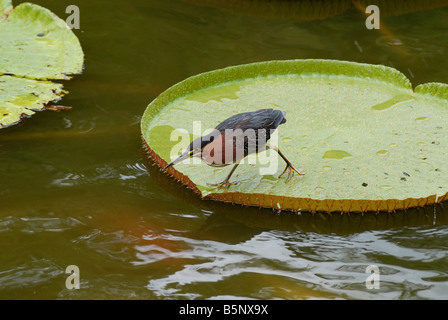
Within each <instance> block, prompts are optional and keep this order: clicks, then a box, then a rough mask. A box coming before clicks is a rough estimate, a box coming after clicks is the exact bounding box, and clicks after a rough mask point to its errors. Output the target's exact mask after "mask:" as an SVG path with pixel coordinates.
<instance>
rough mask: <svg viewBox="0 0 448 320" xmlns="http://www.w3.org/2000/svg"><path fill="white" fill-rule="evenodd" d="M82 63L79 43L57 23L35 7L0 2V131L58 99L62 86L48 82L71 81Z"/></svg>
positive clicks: (61, 21)
mask: <svg viewBox="0 0 448 320" xmlns="http://www.w3.org/2000/svg"><path fill="white" fill-rule="evenodd" d="M83 62H84V54H83V52H82V48H81V45H80V43H79V40H78V38H77V37H76V36H75V34H74V33H73V32H72V31H71V30H70V29H69V28H68V27H67V25H66V23H65V22H64V21H63V20H62V19H60V18H58V17H57V16H56V15H55V14H53V13H52V12H51V11H49V10H48V9H45V8H43V7H40V6H38V5H35V4H31V3H23V4H20V5H19V6H17V7H16V8H13V6H12V3H11V1H10V0H0V128H2V127H7V126H10V125H13V124H15V123H17V122H18V121H20V119H21V117H22V116H30V115H32V114H34V113H35V111H38V110H43V109H44V108H45V105H46V104H48V103H49V102H52V101H55V100H58V99H60V98H61V97H62V96H63V95H64V94H65V93H66V91H64V90H63V89H62V87H63V86H62V84H59V83H53V82H51V81H49V80H66V79H70V77H71V75H72V74H78V73H81V71H82V66H83Z"/></svg>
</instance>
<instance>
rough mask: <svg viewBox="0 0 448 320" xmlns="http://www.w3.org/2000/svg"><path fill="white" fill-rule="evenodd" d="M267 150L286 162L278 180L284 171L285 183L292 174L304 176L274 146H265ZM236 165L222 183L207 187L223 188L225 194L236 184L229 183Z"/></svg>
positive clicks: (236, 165) (210, 184) (211, 184)
mask: <svg viewBox="0 0 448 320" xmlns="http://www.w3.org/2000/svg"><path fill="white" fill-rule="evenodd" d="M267 149H272V150H274V151H276V152H277V153H278V154H279V155H280V157H282V159H283V160H285V162H286V167H285V170H283V172H282V174H281V175H279V176H278V178H279V179H280V178H281V177H282V176H283V175H284V174H285V173H286V171H288V178H287V179H286V182H285V183H288V182H289V180H291V177H292V176H293V175H294V172H297V173H298V174H299V175H304V174H305V173H303V172H299V171H298V170H297V169H296V168H294V166H293V165H292V163H291V162H290V161H289V160H288V159H287V158H286V157H285V155H284V154H283V153H282V152H281V151H280V150H279V149H278V147H276V146H266V150H267ZM238 165H239V163H237V164H235V166H234V167H233V168H232V170H231V171H230V173H229V174H228V175H227V177H226V178H225V179H224V181H222V182H220V183H207V184H208V185H209V186H214V187H218V190H221V189H222V188H225V192H227V189H228V188H229V186H233V185H236V184H237V182H230V181H229V179H230V177H231V176H232V174H233V172H235V170H236V168H237V167H238Z"/></svg>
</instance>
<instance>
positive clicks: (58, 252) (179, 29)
mask: <svg viewBox="0 0 448 320" xmlns="http://www.w3.org/2000/svg"><path fill="white" fill-rule="evenodd" d="M19 2H20V1H14V3H15V4H17V3H19ZM36 3H39V4H41V5H43V6H45V7H47V8H49V9H50V10H52V11H54V12H55V13H56V14H57V15H59V16H60V17H65V16H67V14H66V13H65V8H66V7H67V6H68V5H69V4H73V1H65V0H63V1H62V0H45V1H36ZM75 3H76V4H77V5H78V6H79V8H80V12H81V30H77V31H76V34H77V35H78V37H79V38H80V40H81V43H82V46H83V49H84V52H85V54H86V61H85V71H84V73H83V74H82V75H80V76H76V77H75V78H74V79H73V80H72V81H70V82H67V83H65V87H66V89H68V90H69V91H70V94H69V95H67V96H66V97H64V99H63V100H62V101H61V102H60V103H61V104H63V105H68V106H72V107H73V109H72V110H71V111H70V112H61V113H55V112H50V111H47V112H41V113H39V114H37V115H35V116H33V117H32V118H31V119H29V120H27V121H26V122H25V123H24V125H23V126H15V127H11V128H7V129H3V130H1V131H0V298H2V299H5V298H13V299H18V298H24V299H35V298H41V299H56V298H62V299H65V298H75V299H98V298H99V299H112V298H114V299H148V298H149V299H183V298H189V299H193V298H197V299H207V298H260V299H266V298H281V299H302V298H310V297H315V298H348V299H377V298H383V299H384V298H386V299H414V298H415V299H426V298H429V299H446V298H448V268H447V267H446V266H447V263H448V258H447V254H446V252H447V248H448V246H447V243H448V227H447V225H448V218H447V216H448V209H447V208H446V205H443V206H436V207H428V208H424V209H419V210H410V211H408V212H405V213H403V212H398V213H396V214H378V215H376V214H365V215H356V214H351V215H332V216H328V215H325V214H314V215H313V214H310V213H305V212H304V213H301V214H294V213H290V212H286V213H281V214H279V213H276V212H272V211H271V210H259V209H256V208H243V207H239V206H231V205H225V204H221V203H214V202H208V201H201V200H199V199H197V198H196V197H195V195H194V194H193V193H191V192H189V191H188V190H185V189H184V188H183V187H182V186H181V185H180V184H178V183H176V182H174V181H172V180H171V179H170V178H169V177H168V176H166V175H165V174H163V173H161V172H160V171H159V170H158V169H157V167H155V166H153V163H152V162H151V161H150V160H147V159H146V156H145V154H144V153H143V152H142V150H141V147H142V143H141V139H140V128H139V121H140V117H141V115H142V114H143V111H144V110H145V108H146V106H147V105H148V103H149V102H151V100H152V99H154V98H155V97H156V96H157V95H158V94H160V93H161V92H162V91H163V90H165V89H166V88H168V87H169V86H171V85H173V84H174V83H176V82H178V81H180V80H183V79H185V78H186V77H188V76H191V75H194V74H197V73H200V72H204V71H209V70H213V69H217V68H221V67H226V66H229V65H236V64H242V63H249V62H255V61H264V60H273V59H293V58H327V59H340V60H350V61H358V62H366V63H375V64H384V65H388V66H394V67H395V68H397V69H399V70H400V71H402V72H403V73H404V74H406V75H407V76H408V77H409V78H410V79H411V81H412V83H413V84H414V85H417V84H420V83H425V82H430V81H436V82H444V83H448V73H447V71H446V70H448V62H447V60H446V55H447V51H448V37H447V36H446V34H447V31H448V19H447V18H448V8H447V7H444V8H439V9H433V10H427V11H419V12H415V13H409V14H405V15H399V16H391V17H383V18H382V20H381V21H382V23H383V24H384V26H385V28H383V29H382V30H381V31H376V30H372V31H370V30H367V29H366V28H365V24H364V22H365V17H364V16H363V14H362V13H360V12H359V11H358V10H357V9H356V8H354V7H351V8H350V9H348V10H347V11H345V12H343V13H341V14H338V15H336V16H334V17H332V18H327V19H323V20H313V21H306V20H300V19H294V18H291V17H289V18H278V17H277V18H267V17H259V16H257V15H254V14H251V15H250V16H249V15H245V14H240V13H232V12H228V11H223V10H220V9H217V8H210V7H204V6H197V5H195V4H192V3H189V2H184V1H177V0H176V1H175V0H170V1H162V0H159V1H155V0H152V1H143V0H142V1H121V0H120V1H118V0H116V1H105V0H95V1H85V0H82V1H75ZM68 265H77V266H78V267H79V269H80V279H81V282H80V289H79V290H69V289H67V288H66V286H65V280H66V278H67V276H68V275H67V274H65V268H66V267H67V266H68ZM368 265H377V266H378V267H379V269H380V273H381V274H380V276H381V278H380V289H379V290H376V289H370V290H369V289H367V288H366V285H365V280H366V278H367V276H368V274H366V273H365V272H366V267H367V266H368Z"/></svg>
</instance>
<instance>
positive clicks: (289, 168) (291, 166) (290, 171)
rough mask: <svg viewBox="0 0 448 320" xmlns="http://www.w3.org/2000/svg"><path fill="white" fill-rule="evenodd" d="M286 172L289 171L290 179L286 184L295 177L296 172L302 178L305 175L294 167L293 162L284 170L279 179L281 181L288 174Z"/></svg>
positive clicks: (288, 163)
mask: <svg viewBox="0 0 448 320" xmlns="http://www.w3.org/2000/svg"><path fill="white" fill-rule="evenodd" d="M286 171H288V178H287V179H286V182H285V183H288V182H289V180H291V177H292V176H293V175H294V171H295V172H297V173H298V174H299V175H301V176H303V175H304V174H305V173H303V172H299V171H298V170H297V169H296V168H294V167H293V165H292V164H291V162H287V163H286V167H285V170H283V172H282V174H281V175H279V176H278V178H279V179H280V178H281V177H282V176H283V175H284V174H285V173H286Z"/></svg>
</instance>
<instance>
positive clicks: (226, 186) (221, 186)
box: [207, 163, 239, 192]
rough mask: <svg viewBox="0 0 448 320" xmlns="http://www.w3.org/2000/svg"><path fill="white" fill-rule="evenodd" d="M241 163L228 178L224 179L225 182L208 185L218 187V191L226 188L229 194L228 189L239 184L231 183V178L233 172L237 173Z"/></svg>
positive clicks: (231, 172)
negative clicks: (236, 170)
mask: <svg viewBox="0 0 448 320" xmlns="http://www.w3.org/2000/svg"><path fill="white" fill-rule="evenodd" d="M238 165H239V163H237V164H235V165H234V166H233V168H232V170H231V171H230V173H229V174H228V175H227V177H226V178H225V179H224V181H222V182H220V183H207V184H208V185H209V186H214V187H218V190H221V188H223V187H225V188H226V189H225V192H227V189H228V188H229V186H234V185H236V184H237V182H229V179H230V177H231V176H232V174H233V172H234V171H235V169H236V167H238Z"/></svg>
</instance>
